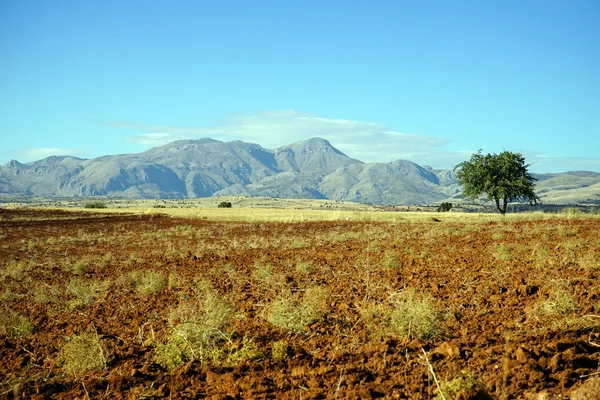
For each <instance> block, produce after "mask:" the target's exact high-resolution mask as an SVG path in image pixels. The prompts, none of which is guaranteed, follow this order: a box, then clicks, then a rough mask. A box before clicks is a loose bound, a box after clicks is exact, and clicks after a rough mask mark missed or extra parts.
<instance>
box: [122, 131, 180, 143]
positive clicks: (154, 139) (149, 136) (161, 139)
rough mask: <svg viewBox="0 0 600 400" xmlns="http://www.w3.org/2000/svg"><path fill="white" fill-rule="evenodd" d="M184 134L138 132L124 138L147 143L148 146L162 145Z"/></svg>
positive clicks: (178, 138)
mask: <svg viewBox="0 0 600 400" xmlns="http://www.w3.org/2000/svg"><path fill="white" fill-rule="evenodd" d="M185 138H186V137H184V136H178V135H173V134H171V133H163V132H160V133H159V132H157V133H140V134H138V135H133V136H129V137H127V138H126V139H127V140H128V141H131V142H135V143H139V144H143V145H148V146H162V145H163V144H167V143H170V142H173V141H175V140H181V139H185Z"/></svg>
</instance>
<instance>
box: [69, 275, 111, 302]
mask: <svg viewBox="0 0 600 400" xmlns="http://www.w3.org/2000/svg"><path fill="white" fill-rule="evenodd" d="M109 286H110V283H109V282H106V281H104V282H101V281H90V282H86V281H84V280H82V279H71V280H70V281H69V283H68V284H67V294H69V295H70V296H72V297H74V299H72V300H71V301H69V306H70V307H71V308H75V307H80V306H89V305H91V304H94V303H95V302H96V300H99V299H101V298H103V297H104V296H105V294H106V291H107V290H108V287H109Z"/></svg>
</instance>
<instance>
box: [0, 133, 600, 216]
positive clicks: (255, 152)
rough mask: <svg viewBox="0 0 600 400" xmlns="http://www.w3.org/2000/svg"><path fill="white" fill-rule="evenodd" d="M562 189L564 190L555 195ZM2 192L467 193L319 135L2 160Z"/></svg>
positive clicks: (573, 180) (597, 183) (447, 180)
mask: <svg viewBox="0 0 600 400" xmlns="http://www.w3.org/2000/svg"><path fill="white" fill-rule="evenodd" d="M538 177H539V179H540V181H539V185H538V187H539V188H540V196H541V197H542V199H544V200H546V201H548V200H550V199H551V200H552V201H554V200H557V199H558V200H561V199H562V200H568V201H566V202H570V201H571V199H572V198H573V196H571V197H569V194H573V193H574V192H573V191H577V194H576V195H575V198H577V201H591V200H592V201H593V200H594V199H599V198H600V195H599V194H600V174H596V173H587V172H578V173H577V172H574V173H567V174H546V175H539V176H538ZM557 191H559V192H560V193H561V196H558V197H556V196H554V195H555V194H556V192H557ZM0 193H5V194H16V195H35V196H44V197H75V196H118V197H129V198H193V197H208V196H219V195H247V196H269V197H291V198H315V199H335V200H346V201H357V202H362V203H370V204H431V203H434V202H438V201H441V200H444V199H448V198H452V197H456V196H460V188H459V186H458V184H457V182H456V179H455V177H454V174H453V173H452V171H445V170H434V169H432V168H430V167H422V166H419V165H417V164H415V163H413V162H410V161H406V160H397V161H393V162H389V163H363V162H361V161H359V160H355V159H353V158H350V157H348V156H346V155H345V154H344V153H342V152H340V151H339V150H337V149H336V148H335V147H333V146H332V145H331V144H330V143H329V142H328V141H326V140H324V139H320V138H313V139H309V140H306V141H302V142H297V143H293V144H291V145H288V146H284V147H280V148H277V149H274V150H270V149H265V148H263V147H261V146H260V145H258V144H254V143H246V142H242V141H232V142H221V141H218V140H213V139H199V140H182V141H176V142H173V143H169V144H167V145H164V146H160V147H155V148H152V149H150V150H148V151H145V152H142V153H139V154H122V155H113V156H103V157H98V158H94V159H89V160H86V159H81V158H75V157H70V156H52V157H48V158H45V159H43V160H39V161H35V162H31V163H27V164H22V163H19V162H18V161H14V160H12V161H10V162H8V163H7V164H5V165H4V166H1V167H0Z"/></svg>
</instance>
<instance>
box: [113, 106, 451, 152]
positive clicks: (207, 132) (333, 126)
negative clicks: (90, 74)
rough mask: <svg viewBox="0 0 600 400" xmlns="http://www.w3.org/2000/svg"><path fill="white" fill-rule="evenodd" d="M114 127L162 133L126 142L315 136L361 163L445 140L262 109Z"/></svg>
mask: <svg viewBox="0 0 600 400" xmlns="http://www.w3.org/2000/svg"><path fill="white" fill-rule="evenodd" d="M103 124H104V125H108V126H111V127H115V128H124V129H135V130H143V131H150V132H160V133H140V134H136V135H133V136H129V137H127V140H129V141H133V142H136V143H139V144H142V145H151V146H157V145H162V144H165V143H168V142H171V141H173V140H179V139H194V138H199V137H210V138H213V139H218V140H225V141H227V140H244V141H248V142H254V143H259V144H260V145H262V146H264V147H266V148H276V147H280V146H284V145H288V144H290V143H293V142H297V141H300V140H305V139H308V138H311V137H322V138H324V139H327V140H329V141H330V142H331V143H332V144H333V145H334V146H335V147H337V148H339V149H340V150H341V151H343V152H345V153H347V154H348V155H349V156H351V157H355V158H358V159H360V160H362V161H367V162H369V161H379V162H388V161H392V160H396V159H398V158H402V156H403V155H405V154H407V153H410V152H429V151H434V150H435V149H437V148H439V147H441V146H443V145H444V144H445V143H446V141H445V140H443V139H439V138H432V137H427V136H423V135H418V134H407V133H401V132H397V131H395V130H393V129H392V128H390V127H388V126H385V125H382V124H377V123H372V122H361V121H355V120H348V119H334V118H324V117H319V116H316V115H313V114H309V113H300V112H296V111H292V110H282V111H263V112H259V113H256V114H252V115H236V116H232V117H229V118H227V119H223V120H221V121H220V122H219V123H218V124H216V125H214V126H207V127H190V126H167V125H140V124H132V123H126V122H108V123H103Z"/></svg>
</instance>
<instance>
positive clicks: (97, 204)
mask: <svg viewBox="0 0 600 400" xmlns="http://www.w3.org/2000/svg"><path fill="white" fill-rule="evenodd" d="M84 207H85V208H106V204H105V203H104V202H102V201H93V202H91V203H86V204H85V205H84Z"/></svg>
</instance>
